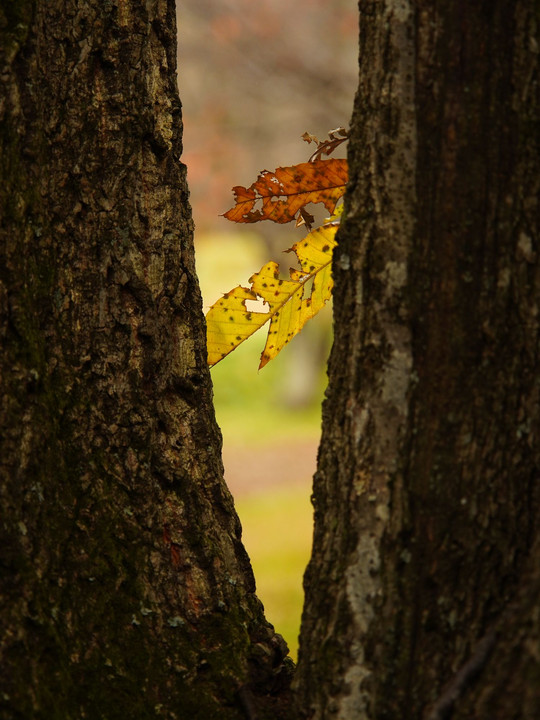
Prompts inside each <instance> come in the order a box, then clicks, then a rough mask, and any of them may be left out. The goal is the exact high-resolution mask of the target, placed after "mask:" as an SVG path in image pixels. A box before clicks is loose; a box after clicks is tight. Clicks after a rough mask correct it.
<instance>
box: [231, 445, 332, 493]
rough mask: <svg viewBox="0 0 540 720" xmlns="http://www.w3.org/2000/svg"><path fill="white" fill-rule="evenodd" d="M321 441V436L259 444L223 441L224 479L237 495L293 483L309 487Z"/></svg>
mask: <svg viewBox="0 0 540 720" xmlns="http://www.w3.org/2000/svg"><path fill="white" fill-rule="evenodd" d="M318 445H319V441H318V439H317V440H304V441H299V442H298V441H297V442H294V443H292V442H291V443H290V444H288V443H282V444H280V445H278V446H277V447H276V446H272V447H258V448H253V447H249V446H230V445H229V446H228V445H227V443H224V447H223V462H224V465H225V480H226V481H227V484H228V486H229V488H230V490H231V492H232V494H233V495H234V496H235V497H240V496H242V495H247V494H253V493H258V492H264V491H267V490H269V489H270V488H275V487H282V486H284V485H289V486H290V485H292V484H295V485H302V486H307V487H308V488H309V487H311V478H312V477H313V473H314V472H315V467H316V459H317V448H318Z"/></svg>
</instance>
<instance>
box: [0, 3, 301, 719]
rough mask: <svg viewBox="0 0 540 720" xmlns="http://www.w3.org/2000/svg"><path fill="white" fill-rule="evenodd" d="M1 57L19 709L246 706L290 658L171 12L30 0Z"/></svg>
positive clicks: (221, 710)
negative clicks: (209, 308)
mask: <svg viewBox="0 0 540 720" xmlns="http://www.w3.org/2000/svg"><path fill="white" fill-rule="evenodd" d="M0 52H1V71H0V77H1V82H2V95H1V104H0V122H1V164H2V166H1V172H2V175H1V177H2V184H1V186H0V203H1V204H0V213H1V234H2V243H1V246H0V248H1V249H0V252H1V258H0V337H1V342H2V355H1V359H0V376H1V385H0V398H1V416H0V417H1V426H0V427H1V429H0V432H1V442H2V447H1V452H0V473H1V478H0V483H1V484H0V506H1V508H2V510H1V521H0V572H1V575H0V602H1V613H0V652H1V655H0V687H1V692H0V715H1V717H2V718H25V720H28V719H29V718H44V719H45V718H46V719H47V720H50V718H61V719H62V720H68V719H69V718H73V719H74V720H75V718H76V719H77V720H78V719H79V718H83V717H87V718H109V719H112V718H124V717H127V718H137V719H141V718H147V717H148V718H155V717H163V718H177V719H184V718H190V720H191V719H192V718H195V719H196V718H201V719H204V720H207V719H208V718H213V717H219V718H220V719H222V718H240V717H245V713H246V707H247V706H251V705H257V704H258V701H257V697H261V698H262V697H263V696H264V694H265V693H267V692H269V691H271V690H272V689H275V687H276V683H278V684H279V682H280V678H283V677H284V676H285V677H286V675H287V672H286V666H284V665H283V664H282V660H283V657H284V655H285V652H286V651H285V647H284V643H283V641H282V640H281V638H280V637H279V636H276V635H275V634H274V632H273V628H272V627H271V626H270V625H269V624H268V623H267V622H266V621H265V619H264V616H263V613H262V608H261V605H260V603H259V602H258V600H257V599H256V597H255V595H254V581H253V577H252V572H251V568H250V564H249V561H248V558H247V556H246V554H245V551H244V549H243V547H242V545H241V541H240V525H239V522H238V519H237V517H236V515H235V512H234V508H233V503H232V499H231V496H230V494H229V492H228V490H227V489H226V487H225V485H224V483H223V477H222V465H221V459H220V445H221V440H220V434H219V430H218V428H217V426H216V423H215V420H214V414H213V409H212V403H211V384H210V379H209V373H208V369H207V365H206V356H205V343H204V320H203V316H202V306H201V300H200V294H199V289H198V284H197V280H196V277H195V270H194V258H193V247H192V222H191V217H190V209H189V204H188V194H187V187H186V178H185V168H184V166H183V165H182V164H181V163H180V161H179V157H180V153H181V132H182V125H181V113H180V102H179V98H178V95H177V87H176V29H175V8H174V1H173V0H150V1H149V2H144V3H140V2H132V1H131V0H112V2H103V1H102V0H84V1H83V0H67V2H66V0H62V1H60V0H34V1H32V0H17V1H13V0H9V1H7V2H3V3H2V7H1V8H0ZM284 667H285V671H284ZM242 706H244V707H242ZM272 708H273V704H272V702H266V701H265V702H263V703H262V704H261V709H260V713H261V717H266V716H268V717H276V714H277V711H276V710H275V708H274V709H272ZM247 712H250V711H247ZM267 713H268V715H267Z"/></svg>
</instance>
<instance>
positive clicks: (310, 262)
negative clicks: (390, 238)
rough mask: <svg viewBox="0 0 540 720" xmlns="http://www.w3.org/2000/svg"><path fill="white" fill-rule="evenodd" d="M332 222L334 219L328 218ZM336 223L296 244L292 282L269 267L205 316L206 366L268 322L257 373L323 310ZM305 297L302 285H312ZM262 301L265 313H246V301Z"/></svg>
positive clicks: (328, 289) (329, 289)
mask: <svg viewBox="0 0 540 720" xmlns="http://www.w3.org/2000/svg"><path fill="white" fill-rule="evenodd" d="M332 220H333V218H332ZM338 225H339V223H338V222H329V223H328V224H326V225H323V226H322V227H319V228H317V229H316V230H313V231H312V232H310V233H309V235H307V236H306V237H305V238H304V239H303V240H300V241H299V242H297V243H295V244H294V245H293V246H292V248H291V249H290V250H289V251H287V252H294V253H295V254H296V256H297V258H298V261H299V264H300V269H299V270H295V269H292V268H291V270H290V271H289V274H290V279H289V280H282V279H280V277H279V266H278V264H277V263H275V262H268V263H266V265H264V266H263V267H262V268H261V270H260V271H259V272H258V273H255V274H254V275H252V276H251V278H250V279H249V282H250V284H251V287H250V288H245V287H242V286H238V287H236V288H234V289H233V290H231V291H230V292H228V293H226V294H225V295H224V296H223V297H222V298H221V299H220V300H218V301H217V302H216V303H214V305H212V307H211V308H210V310H209V311H208V314H207V316H206V324H207V337H208V364H209V365H215V364H216V363H217V362H219V361H220V360H222V359H223V358H224V357H226V356H227V355H228V354H229V353H230V352H231V351H232V350H234V349H235V348H236V347H238V345H240V343H242V342H244V340H246V339H247V338H248V337H250V336H251V335H253V333H254V332H255V331H256V330H258V329H259V328H260V327H262V326H263V325H264V324H265V323H267V322H270V325H269V328H268V337H267V340H266V345H265V347H264V350H263V352H262V355H261V362H260V365H259V369H260V368H262V367H264V366H265V365H266V363H267V362H268V361H269V360H271V359H272V358H274V357H275V356H276V355H277V354H278V353H279V352H280V350H282V349H283V347H284V346H285V345H286V344H287V343H288V342H289V341H290V340H291V339H292V338H293V337H294V336H295V335H296V334H297V333H299V332H300V330H301V329H302V328H303V327H304V325H305V324H306V322H307V321H308V320H310V319H311V318H312V317H314V316H315V315H316V314H317V313H318V312H319V310H321V309H322V308H323V307H324V305H325V303H326V302H327V301H328V300H329V299H330V297H331V295H332V287H333V281H332V273H331V263H332V252H333V249H334V247H335V245H336V241H335V234H336V231H337V228H338ZM310 281H313V282H312V285H311V292H310V293H309V296H308V297H305V295H307V293H306V292H305V290H306V285H307V284H308V283H309V282H310ZM257 299H262V300H264V301H265V305H266V307H267V309H266V310H264V311H262V312H261V311H255V310H250V309H248V307H247V306H246V301H248V300H257Z"/></svg>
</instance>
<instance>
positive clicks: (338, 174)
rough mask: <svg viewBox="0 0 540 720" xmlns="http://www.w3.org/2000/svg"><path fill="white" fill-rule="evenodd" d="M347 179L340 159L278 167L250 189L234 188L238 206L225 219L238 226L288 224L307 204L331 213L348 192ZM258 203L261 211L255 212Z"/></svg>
mask: <svg viewBox="0 0 540 720" xmlns="http://www.w3.org/2000/svg"><path fill="white" fill-rule="evenodd" d="M347 178H348V166H347V161H346V160H344V159H341V158H331V159H329V160H320V159H318V160H315V161H314V162H307V163H299V164H298V165H292V166H291V167H279V168H277V169H276V170H275V172H269V171H268V170H263V171H262V173H261V174H260V175H259V177H258V178H257V180H256V181H255V182H254V183H253V184H252V185H251V186H250V187H249V188H245V187H242V186H241V185H238V186H236V187H234V188H233V191H234V195H235V201H236V205H235V206H234V207H233V208H231V209H230V210H228V211H227V212H226V213H225V215H224V217H226V218H227V220H232V221H233V222H238V223H254V222H258V221H259V220H272V221H273V222H277V223H287V222H291V220H294V218H295V217H296V214H297V212H298V211H299V210H300V209H301V208H303V207H304V206H305V205H307V204H308V203H320V202H322V203H323V204H324V206H325V208H326V209H327V210H328V212H330V213H332V212H333V211H334V208H335V206H336V203H337V201H338V200H339V198H340V197H341V196H342V195H343V194H344V192H345V185H346V184H347ZM259 202H260V203H261V207H260V208H258V209H254V208H255V205H256V204H257V203H259Z"/></svg>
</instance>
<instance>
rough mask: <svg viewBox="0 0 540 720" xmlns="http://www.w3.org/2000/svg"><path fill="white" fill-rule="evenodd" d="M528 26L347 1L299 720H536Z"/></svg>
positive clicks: (533, 142) (534, 85)
mask: <svg viewBox="0 0 540 720" xmlns="http://www.w3.org/2000/svg"><path fill="white" fill-rule="evenodd" d="M539 21H540V15H539V6H538V3H537V2H535V1H533V0H521V1H518V2H515V3H508V2H504V1H503V0H495V1H493V0H490V1H489V2H488V1H487V0H486V1H483V2H474V3H469V2H467V3H465V2H457V3H434V2H428V1H427V0H420V1H419V2H415V3H413V2H409V0H399V1H397V0H384V1H383V2H379V3H374V2H367V1H366V2H364V1H361V2H360V84H359V89H358V94H357V97H356V101H355V108H354V115H353V121H352V137H351V143H350V187H349V192H348V198H347V203H346V222H345V223H344V227H343V228H342V230H341V231H340V243H339V246H338V249H337V250H336V252H335V258H334V275H335V280H336V285H335V302H334V308H335V311H334V312H335V344H334V348H333V351H332V355H331V359H330V365H329V378H330V384H329V389H328V397H327V400H326V401H325V405H324V410H323V438H322V443H321V447H320V452H319V461H318V471H317V474H316V476H315V480H314V507H315V533H314V549H313V555H312V559H311V562H310V565H309V567H308V571H307V573H306V578H305V587H306V594H307V597H306V605H305V609H304V616H303V624H302V633H301V642H300V659H299V668H298V683H299V690H298V697H299V704H300V707H301V708H302V711H303V713H304V714H305V715H306V716H307V717H310V718H311V717H313V718H319V719H322V718H325V719H326V718H330V717H336V718H342V719H343V720H348V719H352V718H354V719H355V720H361V719H362V718H377V719H378V720H380V719H382V718H388V719H389V720H390V719H392V720H396V718H418V719H420V718H423V719H425V720H427V719H428V718H429V719H430V720H437V719H438V720H442V719H443V718H445V719H447V718H450V717H452V718H463V719H465V718H478V719H479V720H480V719H481V720H484V719H485V720H487V719H488V718H489V720H493V719H494V718H495V719H500V720H503V718H505V719H507V718H510V717H511V718H523V720H525V718H526V719H527V720H531V719H532V718H533V717H539V716H540V651H539V648H540V614H539V612H538V607H539V605H538V598H539V597H540V587H539V582H540V577H539V567H540V545H539V543H540V539H539V537H538V536H539V526H538V517H539V511H540V490H539V482H538V481H539V473H540V397H539V395H540V392H539V385H540V361H539V340H540V331H539V318H538V312H539V304H540V265H539V212H538V210H539V206H538V203H539V194H540V188H539V178H540V161H539V158H540V132H539V126H538V117H539V113H540V107H539V95H540V94H539V92H538V81H539V48H540V38H539Z"/></svg>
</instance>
